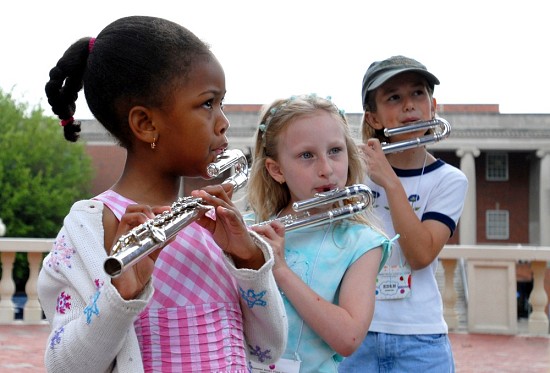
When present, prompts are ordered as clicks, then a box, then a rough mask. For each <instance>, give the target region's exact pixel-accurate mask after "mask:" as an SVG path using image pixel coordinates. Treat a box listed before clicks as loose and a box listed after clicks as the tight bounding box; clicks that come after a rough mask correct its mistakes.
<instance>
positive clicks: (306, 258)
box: [246, 95, 391, 373]
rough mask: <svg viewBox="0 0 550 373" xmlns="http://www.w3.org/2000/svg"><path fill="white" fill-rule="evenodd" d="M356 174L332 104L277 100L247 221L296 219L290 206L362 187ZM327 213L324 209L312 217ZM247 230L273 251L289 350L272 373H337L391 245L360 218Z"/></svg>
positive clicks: (267, 120) (259, 141)
mask: <svg viewBox="0 0 550 373" xmlns="http://www.w3.org/2000/svg"><path fill="white" fill-rule="evenodd" d="M363 175H364V174H363V165H362V161H361V157H360V155H359V152H358V148H357V146H356V145H355V142H354V140H353V139H352V137H351V135H350V131H349V128H348V124H347V120H346V117H345V115H344V114H343V112H341V111H340V110H339V109H338V108H337V107H336V106H335V105H334V104H333V103H332V102H331V101H330V100H328V99H324V98H320V97H317V96H316V95H302V96H295V97H290V98H288V99H283V100H276V101H274V102H273V103H272V104H271V105H269V106H267V107H266V108H265V110H264V113H263V115H262V116H261V123H260V125H259V129H258V131H257V135H256V141H255V151H254V160H253V166H252V171H251V175H250V181H249V183H248V197H249V198H248V199H249V202H250V205H251V207H252V209H253V211H254V217H252V216H251V218H252V220H253V221H255V222H262V221H265V220H271V219H274V218H276V217H284V216H287V215H294V216H296V215H297V214H296V212H294V211H293V209H292V205H293V203H294V202H298V201H301V200H305V199H309V198H312V197H314V196H315V194H316V193H330V192H331V191H335V190H336V189H341V188H344V187H347V186H351V185H353V184H357V183H360V182H361V181H362V179H363ZM366 191H368V189H366ZM336 205H338V204H336ZM334 208H335V205H333V204H331V203H328V204H325V205H324V206H319V207H317V208H313V209H310V210H309V213H311V214H314V213H327V211H328V210H331V209H334ZM367 211H368V210H367ZM298 216H299V214H298ZM327 216H328V215H327ZM248 217H249V216H246V218H247V219H248ZM252 229H254V230H255V231H256V232H258V233H260V234H262V235H263V236H265V237H266V240H267V241H268V242H270V243H271V245H272V247H273V250H274V252H275V266H274V267H273V272H274V274H275V279H276V281H277V285H278V286H279V289H280V291H281V293H282V294H283V299H284V303H285V306H286V310H287V314H288V318H289V338H288V344H287V348H286V351H285V354H284V357H283V359H281V360H280V361H279V362H277V363H275V365H274V367H275V369H281V370H282V371H284V372H298V371H299V372H302V373H304V372H337V367H338V364H339V362H340V361H341V360H342V357H343V356H348V355H350V354H351V353H352V352H353V351H354V350H355V349H356V348H357V347H358V346H359V345H360V343H361V341H362V340H363V338H364V337H365V334H366V332H367V330H368V327H369V324H370V322H371V318H372V313H373V309H374V291H375V280H376V274H377V273H378V271H379V269H380V268H381V267H382V266H383V264H384V262H385V261H386V258H387V257H388V255H389V248H390V245H391V242H390V240H388V238H387V237H386V236H385V235H384V234H383V233H381V231H380V230H379V229H377V228H376V226H375V224H374V222H373V221H371V220H370V218H369V214H368V213H366V212H363V213H360V214H358V215H354V216H349V217H348V218H346V219H342V220H337V221H334V222H333V221H331V220H330V219H327V221H326V222H325V223H324V224H323V225H320V226H312V227H306V228H301V229H299V230H296V231H289V232H286V234H285V227H284V225H283V224H282V223H281V222H279V221H277V220H274V221H272V222H271V223H270V224H265V225H261V224H260V225H259V226H256V227H254V228H252ZM283 367H284V368H283Z"/></svg>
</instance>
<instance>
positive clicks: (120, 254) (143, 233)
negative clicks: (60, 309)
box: [103, 149, 248, 277]
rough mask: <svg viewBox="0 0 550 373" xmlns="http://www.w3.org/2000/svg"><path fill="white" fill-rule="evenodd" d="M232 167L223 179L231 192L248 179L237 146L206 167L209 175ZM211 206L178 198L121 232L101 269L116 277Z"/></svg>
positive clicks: (246, 162) (242, 156) (240, 152)
mask: <svg viewBox="0 0 550 373" xmlns="http://www.w3.org/2000/svg"><path fill="white" fill-rule="evenodd" d="M231 167H233V168H234V171H235V173H234V174H233V175H232V176H231V177H229V178H227V179H226V180H224V181H223V183H224V184H225V183H229V184H231V185H232V186H233V191H236V190H237V189H239V188H241V187H242V186H244V185H245V184H246V182H247V181H248V161H247V160H246V157H245V155H244V154H243V152H242V151H240V150H238V149H232V150H226V151H225V152H223V153H222V154H220V155H219V156H218V157H217V158H216V161H215V162H214V163H211V164H210V165H208V167H207V174H208V176H209V177H211V178H213V177H218V176H219V175H221V174H222V173H223V172H225V171H227V170H229V169H230V168H231ZM212 208H213V207H212V206H210V205H206V204H204V202H203V200H202V199H201V198H194V197H180V198H178V200H177V201H176V202H174V203H173V204H172V205H171V206H170V210H169V211H164V212H163V213H162V214H159V215H156V216H155V217H154V218H152V219H149V220H147V221H146V222H144V223H143V224H140V225H138V226H137V227H135V228H133V229H132V230H130V231H129V232H128V233H126V234H124V235H122V236H121V237H120V238H119V239H118V240H117V241H116V242H115V244H114V246H113V248H112V249H111V254H110V256H108V257H107V259H105V262H104V263H103V269H104V270H105V272H106V273H107V274H108V275H109V276H111V277H118V276H120V275H121V274H122V273H123V272H124V271H126V270H127V269H128V268H130V267H132V266H133V265H134V264H136V263H137V262H139V261H140V260H141V259H143V258H144V257H146V256H147V255H149V254H151V253H152V252H153V251H155V250H157V249H158V248H160V247H162V246H163V245H164V244H165V243H166V242H167V241H168V240H170V239H171V238H173V237H174V236H175V235H176V234H177V233H178V232H179V231H181V230H182V229H183V228H185V227H186V226H188V225H189V224H191V223H192V222H194V221H195V220H197V219H198V218H199V217H201V216H203V215H204V213H205V212H206V211H208V210H211V209H212Z"/></svg>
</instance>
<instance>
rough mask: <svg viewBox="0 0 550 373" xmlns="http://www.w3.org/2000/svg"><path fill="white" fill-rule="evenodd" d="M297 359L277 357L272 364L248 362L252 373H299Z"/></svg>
mask: <svg viewBox="0 0 550 373" xmlns="http://www.w3.org/2000/svg"><path fill="white" fill-rule="evenodd" d="M300 363H301V361H299V360H291V359H279V360H277V361H276V362H275V363H273V364H267V365H266V364H260V363H256V362H252V361H251V362H250V367H251V368H252V373H299V372H300Z"/></svg>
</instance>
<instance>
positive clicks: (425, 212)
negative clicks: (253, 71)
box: [340, 56, 468, 373]
mask: <svg viewBox="0 0 550 373" xmlns="http://www.w3.org/2000/svg"><path fill="white" fill-rule="evenodd" d="M436 84H439V80H438V79H437V78H436V77H435V75H433V74H432V73H430V72H429V71H428V70H427V69H426V67H425V66H424V65H423V64H421V63H420V62H418V61H416V60H414V59H412V58H408V57H404V56H394V57H390V58H388V59H386V60H383V61H376V62H373V63H372V64H371V65H370V67H369V68H368V70H367V72H366V74H365V76H364V78H363V89H362V96H363V109H364V115H363V122H362V134H363V140H364V142H365V144H364V145H362V146H361V148H362V150H363V156H364V160H365V163H366V171H367V175H368V176H369V178H368V179H367V184H368V185H369V186H370V187H371V188H372V190H373V192H374V193H375V195H376V196H377V198H376V200H375V213H376V214H378V216H379V217H380V218H381V219H382V221H383V224H384V225H383V228H384V230H385V231H386V232H387V233H388V234H389V235H390V236H391V235H393V234H398V235H399V239H398V244H397V245H396V247H395V248H394V250H393V251H392V255H391V257H390V259H389V260H388V262H387V263H386V266H385V267H384V269H383V270H382V271H381V273H380V274H379V275H378V281H377V284H378V286H377V291H376V307H375V311H374V317H373V320H372V323H371V326H370V329H369V332H368V334H367V337H366V339H365V341H364V342H363V344H362V345H361V347H360V348H359V349H358V350H357V351H356V352H355V353H354V354H353V355H351V357H349V358H347V359H346V360H345V361H344V362H343V363H342V364H341V365H340V372H346V373H347V372H369V373H370V372H407V373H410V372H438V373H440V372H454V360H453V354H452V350H451V345H450V342H449V338H448V334H447V333H448V328H447V324H446V323H445V320H444V318H443V304H442V299H441V294H440V293H439V289H438V287H437V282H436V278H435V273H436V268H437V265H438V260H437V257H438V255H439V253H440V252H441V250H442V249H443V246H444V245H445V243H446V242H447V240H448V239H449V237H450V236H451V235H452V234H453V232H454V231H455V229H456V225H457V224H458V219H459V217H460V214H461V213H462V208H463V206H464V199H465V196H466V190H467V187H468V182H467V179H466V176H465V175H464V174H463V173H462V172H461V171H460V170H459V169H457V168H456V167H453V166H451V165H448V164H446V163H444V162H443V161H442V160H440V159H436V158H434V157H433V156H432V155H431V154H430V153H429V152H428V151H427V150H426V148H425V147H424V146H420V147H416V148H412V149H409V150H404V151H400V152H394V153H389V154H385V153H384V151H383V149H382V146H381V141H382V142H389V143H393V142H394V141H395V142H397V141H402V140H406V139H413V138H417V137H421V136H422V135H424V132H425V130H424V131H419V132H412V133H408V134H402V135H396V136H392V137H390V138H385V137H384V134H383V130H384V129H385V128H388V129H391V128H397V127H404V126H407V125H409V124H412V123H415V122H418V121H426V120H431V119H434V118H435V117H436V100H435V98H434V97H433V92H434V85H436Z"/></svg>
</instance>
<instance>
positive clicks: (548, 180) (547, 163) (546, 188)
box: [537, 149, 550, 246]
mask: <svg viewBox="0 0 550 373" xmlns="http://www.w3.org/2000/svg"><path fill="white" fill-rule="evenodd" d="M537 157H539V158H540V159H541V160H540V179H539V180H540V181H539V183H540V184H539V190H540V192H539V193H540V195H539V215H540V225H539V226H540V245H541V246H550V149H545V150H542V149H541V150H538V151H537Z"/></svg>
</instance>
